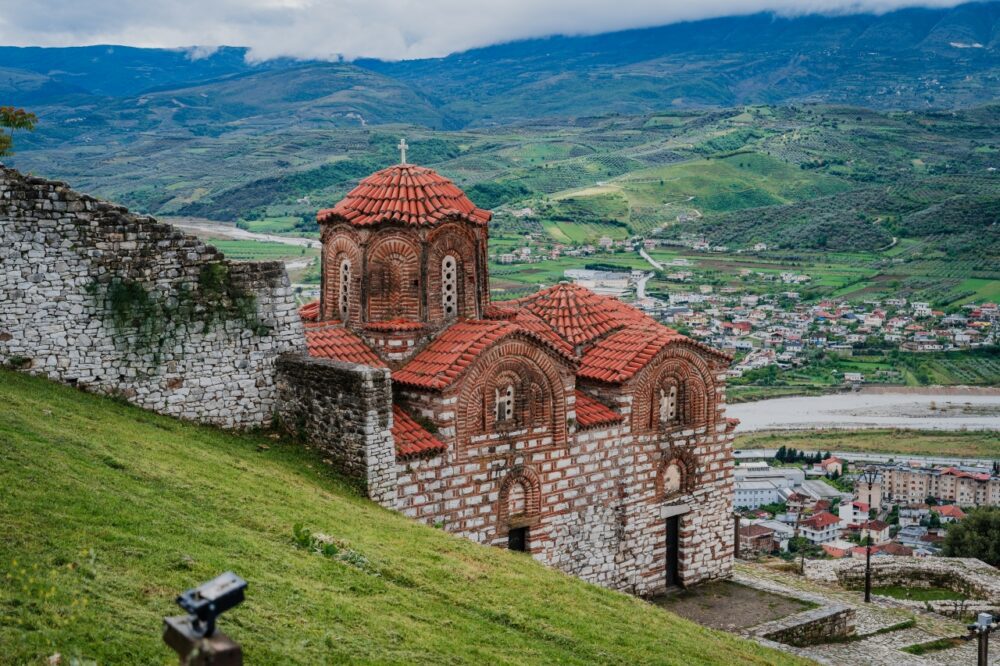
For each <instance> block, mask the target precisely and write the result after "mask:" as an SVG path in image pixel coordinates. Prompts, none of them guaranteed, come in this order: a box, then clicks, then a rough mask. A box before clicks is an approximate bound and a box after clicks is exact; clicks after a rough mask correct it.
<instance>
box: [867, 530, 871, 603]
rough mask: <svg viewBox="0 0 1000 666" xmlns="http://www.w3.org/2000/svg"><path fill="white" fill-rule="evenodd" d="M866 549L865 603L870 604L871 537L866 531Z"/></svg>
mask: <svg viewBox="0 0 1000 666" xmlns="http://www.w3.org/2000/svg"><path fill="white" fill-rule="evenodd" d="M868 531H869V534H868V548H867V549H866V550H865V603H866V604H870V603H871V602H872V537H871V529H869V530H868Z"/></svg>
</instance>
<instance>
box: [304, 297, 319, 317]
mask: <svg viewBox="0 0 1000 666" xmlns="http://www.w3.org/2000/svg"><path fill="white" fill-rule="evenodd" d="M299 316H300V317H302V321H316V320H317V319H319V301H313V302H311V303H306V304H305V305H303V306H302V307H300V308H299Z"/></svg>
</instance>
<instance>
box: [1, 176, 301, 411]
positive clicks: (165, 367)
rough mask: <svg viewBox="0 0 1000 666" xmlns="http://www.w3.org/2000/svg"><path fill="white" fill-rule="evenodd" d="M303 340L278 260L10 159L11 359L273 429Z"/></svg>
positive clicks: (5, 306) (4, 265)
mask: <svg viewBox="0 0 1000 666" xmlns="http://www.w3.org/2000/svg"><path fill="white" fill-rule="evenodd" d="M303 347H304V335H303V331H302V324H301V321H300V320H299V317H298V314H297V312H296V304H295V301H294V298H293V295H292V292H291V289H290V287H289V284H288V276H287V274H286V273H285V270H284V267H283V266H282V265H281V264H279V263H233V262H228V261H226V260H225V258H224V257H223V255H222V254H220V253H219V252H217V251H216V250H215V249H214V248H212V247H211V246H208V245H206V244H205V243H204V242H202V241H200V240H198V239H196V238H193V237H190V236H186V235H184V234H182V233H180V232H178V231H175V230H174V229H173V228H172V227H171V226H169V225H166V224H161V223H159V222H157V221H156V220H155V219H153V218H150V217H145V216H140V215H133V214H130V213H129V212H128V211H127V210H126V209H124V208H122V207H120V206H116V205H114V204H110V203H107V202H103V201H99V200H97V199H94V198H93V197H89V196H86V195H82V194H78V193H76V192H74V191H73V190H71V189H69V187H67V186H66V185H65V184H63V183H58V182H53V181H48V180H44V179H41V178H33V177H27V176H23V175H21V174H20V173H18V172H17V171H14V170H12V169H7V168H5V167H3V166H2V165H0V363H5V364H8V365H11V366H15V367H18V368H21V369H24V370H27V371H29V372H31V373H34V374H41V375H46V376H48V377H49V378H51V379H54V380H58V381H61V382H65V383H69V384H74V385H77V386H80V387H81V388H86V389H88V390H92V391H96V392H102V393H114V394H117V395H121V396H123V397H125V398H127V399H128V400H129V401H131V402H133V403H135V404H138V405H140V406H142V407H145V408H147V409H151V410H153V411H157V412H161V413H164V414H169V415H172V416H177V417H182V418H186V419H192V420H198V421H203V422H208V423H213V424H216V425H221V426H224V427H237V426H238V427H246V426H258V425H262V424H264V423H266V422H268V421H270V419H271V415H272V411H273V408H274V396H275V386H274V377H273V375H274V359H275V357H277V355H278V354H280V353H282V352H286V351H291V350H295V349H301V348H303Z"/></svg>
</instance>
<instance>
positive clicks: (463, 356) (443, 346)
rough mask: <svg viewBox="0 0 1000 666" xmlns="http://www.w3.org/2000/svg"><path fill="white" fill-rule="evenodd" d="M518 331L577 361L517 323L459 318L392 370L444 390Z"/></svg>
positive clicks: (402, 379)
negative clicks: (501, 341) (482, 357)
mask: <svg viewBox="0 0 1000 666" xmlns="http://www.w3.org/2000/svg"><path fill="white" fill-rule="evenodd" d="M518 333H520V334H522V335H526V336H528V337H530V338H533V339H535V340H537V341H538V342H541V343H542V344H544V345H546V346H549V347H550V348H551V349H552V350H553V351H555V352H557V353H560V354H562V355H563V356H564V357H565V358H566V359H567V360H569V361H570V362H573V361H574V360H575V359H574V358H573V357H572V355H569V354H567V353H566V352H565V351H564V349H563V348H560V347H558V346H556V345H555V343H554V342H552V341H550V339H548V338H547V337H543V336H542V335H539V334H538V333H535V332H534V331H532V330H531V329H530V328H526V327H525V326H522V325H520V324H519V323H517V322H514V321H497V320H491V319H471V320H467V321H465V320H463V321H459V322H457V323H455V324H452V325H451V326H449V327H448V328H446V329H445V330H444V331H442V332H441V333H440V334H439V335H438V336H437V337H436V338H434V340H433V341H431V343H430V344H429V345H427V346H426V347H424V348H423V349H422V350H421V351H420V353H418V354H417V355H416V356H414V357H413V358H411V359H410V360H409V361H408V362H407V363H406V365H404V366H403V367H402V368H400V369H399V370H397V371H396V372H394V373H392V379H393V381H395V382H399V383H401V384H410V385H411V386H420V387H423V388H431V389H443V388H445V387H446V386H450V385H451V384H452V382H454V381H455V380H456V379H457V378H458V377H459V375H461V374H462V373H463V372H465V370H466V369H467V368H468V367H469V366H470V365H472V363H473V361H475V360H476V358H477V357H478V356H479V355H480V354H482V353H483V352H485V351H486V350H487V349H489V348H490V347H492V346H493V345H494V344H496V343H497V342H499V341H500V340H501V339H503V338H505V337H507V336H508V335H515V334H518ZM563 347H565V345H563Z"/></svg>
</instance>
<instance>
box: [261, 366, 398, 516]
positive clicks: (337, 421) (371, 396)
mask: <svg viewBox="0 0 1000 666" xmlns="http://www.w3.org/2000/svg"><path fill="white" fill-rule="evenodd" d="M277 370H278V382H277V385H278V400H277V412H276V415H277V420H278V423H279V424H280V426H281V427H282V428H283V429H285V430H286V431H288V432H289V433H291V434H293V435H295V436H298V437H300V438H302V439H304V440H306V441H308V442H309V443H310V444H312V445H314V446H316V447H317V448H318V449H319V450H320V452H321V454H322V456H323V458H324V459H325V460H327V461H328V462H329V463H330V464H332V465H334V466H335V467H336V468H337V469H339V470H341V471H342V472H344V473H345V474H347V475H349V476H351V477H353V478H355V479H357V480H359V481H361V482H362V483H363V484H364V485H365V487H366V489H367V493H368V496H369V497H370V498H371V499H373V500H375V501H376V502H379V503H380V504H383V505H385V506H390V507H391V506H393V504H394V502H395V499H396V455H395V449H394V445H393V439H392V434H391V430H392V385H391V380H390V378H389V371H388V370H387V369H385V368H372V367H369V366H365V365H357V364H355V363H345V362H342V361H333V360H329V359H324V358H315V357H310V356H306V355H304V354H284V355H282V356H281V357H279V358H278V362H277Z"/></svg>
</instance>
